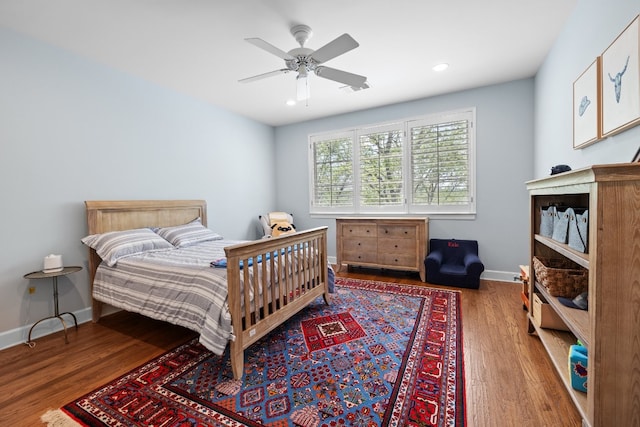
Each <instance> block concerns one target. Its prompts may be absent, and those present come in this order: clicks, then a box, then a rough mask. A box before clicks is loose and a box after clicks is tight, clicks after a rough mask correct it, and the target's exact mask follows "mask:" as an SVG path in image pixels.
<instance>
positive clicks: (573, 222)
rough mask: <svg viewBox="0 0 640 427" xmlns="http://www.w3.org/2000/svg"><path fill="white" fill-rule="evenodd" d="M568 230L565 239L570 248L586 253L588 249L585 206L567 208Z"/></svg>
mask: <svg viewBox="0 0 640 427" xmlns="http://www.w3.org/2000/svg"><path fill="white" fill-rule="evenodd" d="M567 214H568V216H569V232H568V237H567V241H568V244H569V247H570V248H571V249H575V250H576V251H578V252H583V253H586V252H588V251H589V210H588V209H585V208H569V209H567Z"/></svg>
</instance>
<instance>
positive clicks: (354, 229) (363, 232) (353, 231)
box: [342, 223, 378, 239]
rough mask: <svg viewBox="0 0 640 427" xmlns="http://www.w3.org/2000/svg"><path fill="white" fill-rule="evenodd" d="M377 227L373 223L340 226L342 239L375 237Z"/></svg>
mask: <svg viewBox="0 0 640 427" xmlns="http://www.w3.org/2000/svg"><path fill="white" fill-rule="evenodd" d="M377 232H378V226H377V225H376V224H375V223H360V224H342V238H343V239H350V238H352V237H376V236H377V235H378V234H377Z"/></svg>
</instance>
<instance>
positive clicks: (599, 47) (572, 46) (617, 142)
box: [531, 0, 640, 178]
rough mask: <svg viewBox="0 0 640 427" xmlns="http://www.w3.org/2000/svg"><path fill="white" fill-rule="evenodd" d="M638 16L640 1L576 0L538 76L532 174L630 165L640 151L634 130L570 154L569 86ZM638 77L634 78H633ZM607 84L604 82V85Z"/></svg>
mask: <svg viewBox="0 0 640 427" xmlns="http://www.w3.org/2000/svg"><path fill="white" fill-rule="evenodd" d="M639 12H640V0H607V1H604V0H580V1H579V2H578V4H577V5H576V8H575V10H574V13H573V14H572V15H571V17H570V18H569V19H568V21H567V23H566V25H565V27H564V29H563V31H562V34H561V35H560V37H559V38H558V40H557V41H556V43H555V45H554V47H553V49H552V50H551V52H550V53H549V55H548V56H547V59H546V61H545V63H544V64H543V66H542V67H541V68H540V70H539V72H538V74H537V75H536V91H535V106H536V112H535V117H536V121H535V152H534V175H533V176H532V177H531V178H540V177H543V176H546V175H549V168H550V167H551V166H553V165H555V164H559V163H562V164H568V165H570V166H571V167H572V168H574V169H577V168H581V167H586V166H589V165H592V164H603V163H621V162H630V161H631V159H632V158H633V155H634V154H635V152H636V150H637V149H638V147H640V127H635V128H632V129H629V130H627V131H626V132H623V133H620V134H618V135H615V136H613V137H610V138H607V139H604V140H602V141H599V142H597V143H595V144H593V145H590V146H588V147H585V148H583V149H578V150H574V149H573V109H572V105H573V82H574V81H575V80H576V79H577V78H578V77H579V76H580V75H581V74H582V72H583V71H585V70H586V69H587V67H589V65H590V64H591V63H592V62H593V61H594V60H595V59H596V58H597V57H598V56H599V55H601V54H602V52H604V50H605V49H607V47H609V45H610V44H611V43H612V42H613V41H614V40H615V39H616V37H617V36H618V35H619V34H620V33H621V32H622V31H623V30H624V29H625V28H626V26H627V25H628V24H629V23H630V22H631V21H632V20H633V18H634V17H635V16H636V15H637V14H638V13H639ZM636 78H637V76H636ZM607 83H608V82H605V84H607Z"/></svg>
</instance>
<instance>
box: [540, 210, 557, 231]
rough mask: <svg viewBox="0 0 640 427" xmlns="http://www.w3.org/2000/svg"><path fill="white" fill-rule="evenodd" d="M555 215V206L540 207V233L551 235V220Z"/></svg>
mask: <svg viewBox="0 0 640 427" xmlns="http://www.w3.org/2000/svg"><path fill="white" fill-rule="evenodd" d="M555 216H556V207H555V206H553V205H552V206H546V207H545V206H543V207H541V208H540V235H541V236H544V237H551V236H553V220H554V218H555Z"/></svg>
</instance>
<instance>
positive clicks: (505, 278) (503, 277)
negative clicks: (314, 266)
mask: <svg viewBox="0 0 640 427" xmlns="http://www.w3.org/2000/svg"><path fill="white" fill-rule="evenodd" d="M327 260H328V261H329V263H330V264H332V265H336V262H337V259H336V257H334V256H329V257H327ZM518 277H520V273H519V272H513V271H498V270H485V271H484V272H483V273H482V275H481V276H480V278H481V279H486V280H495V281H498V282H515V283H521V282H520V280H519V279H518Z"/></svg>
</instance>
